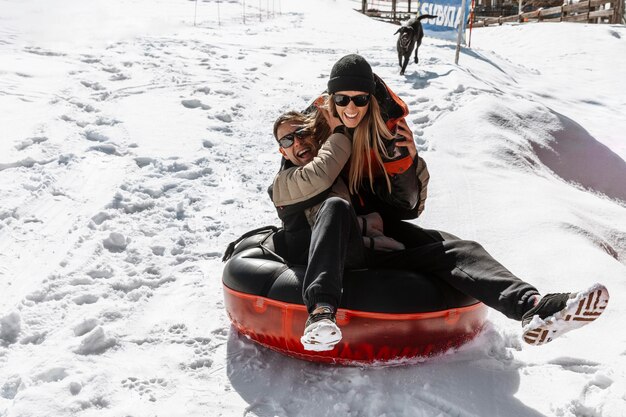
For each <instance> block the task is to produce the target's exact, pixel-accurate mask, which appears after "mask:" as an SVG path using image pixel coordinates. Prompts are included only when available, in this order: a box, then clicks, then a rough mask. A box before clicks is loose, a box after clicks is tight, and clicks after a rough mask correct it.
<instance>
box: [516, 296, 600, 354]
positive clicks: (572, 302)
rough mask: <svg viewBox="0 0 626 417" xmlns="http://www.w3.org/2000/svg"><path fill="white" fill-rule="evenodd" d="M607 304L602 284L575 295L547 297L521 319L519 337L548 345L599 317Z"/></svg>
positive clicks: (529, 341) (532, 342)
mask: <svg viewBox="0 0 626 417" xmlns="http://www.w3.org/2000/svg"><path fill="white" fill-rule="evenodd" d="M608 302H609V292H608V290H607V289H606V287H605V286H604V285H601V284H595V285H594V286H592V287H591V288H589V289H588V290H585V291H581V292H578V293H563V294H547V295H545V296H544V297H542V298H541V300H539V302H538V303H537V305H536V306H534V307H533V308H531V309H530V310H528V311H527V312H526V313H525V314H524V316H523V317H522V326H523V327H524V331H523V333H522V338H523V339H524V341H525V342H526V343H528V344H530V345H535V346H539V345H543V344H544V343H548V342H550V341H552V340H554V339H555V338H557V337H559V336H561V335H562V334H564V333H567V332H569V331H570V330H574V329H578V328H579V327H582V326H584V325H585V324H589V323H591V322H592V321H594V320H595V319H597V318H598V317H600V314H602V312H603V311H604V309H605V308H606V306H607V304H608Z"/></svg>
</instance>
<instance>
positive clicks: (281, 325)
mask: <svg viewBox="0 0 626 417" xmlns="http://www.w3.org/2000/svg"><path fill="white" fill-rule="evenodd" d="M224 302H225V307H226V312H227V313H228V316H229V317H230V319H231V321H232V323H233V325H234V326H235V328H236V329H237V330H238V331H239V332H240V333H242V334H244V335H246V336H248V337H250V339H252V340H254V341H255V342H257V343H259V344H261V345H263V346H266V347H268V348H270V349H273V350H275V351H278V352H280V353H283V354H285V355H289V356H293V357H295V358H298V359H304V360H308V361H315V362H324V363H334V364H341V365H371V364H377V363H389V362H394V361H402V360H410V359H416V358H427V357H431V356H435V355H438V354H441V353H444V352H446V351H447V350H449V349H451V348H456V347H459V346H460V345H462V344H464V343H466V342H468V341H469V340H471V339H473V338H474V337H475V336H476V335H477V334H478V333H479V332H480V330H481V329H482V327H483V325H484V323H485V320H486V317H487V307H486V306H485V305H484V304H482V303H476V304H473V305H470V306H466V307H458V308H453V309H449V310H443V311H434V312H428V313H409V314H390V313H372V312H364V311H354V310H346V309H339V310H338V312H337V324H338V325H339V327H340V328H341V331H342V333H343V339H342V340H341V342H339V343H338V344H337V346H335V348H334V349H333V350H331V351H327V352H311V351H306V350H304V349H303V347H302V344H301V343H300V337H301V336H302V332H303V330H304V323H305V321H306V319H307V316H308V315H307V311H306V308H305V307H304V306H303V305H297V304H291V303H285V302H281V301H276V300H272V299H269V298H266V297H261V296H257V295H252V294H246V293H242V292H238V291H235V290H232V289H231V288H229V287H227V286H226V285H224Z"/></svg>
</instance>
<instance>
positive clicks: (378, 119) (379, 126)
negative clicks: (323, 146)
mask: <svg viewBox="0 0 626 417" xmlns="http://www.w3.org/2000/svg"><path fill="white" fill-rule="evenodd" d="M326 103H327V104H326V105H327V106H328V109H329V111H330V112H331V114H336V111H337V107H336V106H335V103H334V102H333V100H332V99H331V97H328V99H327V102H326ZM320 113H321V112H317V115H316V118H315V122H314V125H315V136H316V137H317V138H318V139H320V140H321V141H324V140H325V139H326V138H327V137H328V136H330V133H331V132H330V128H329V127H328V124H327V123H326V120H325V119H324V117H323V116H322V115H321V114H320ZM392 139H393V134H392V133H391V132H390V131H389V129H387V126H386V124H385V121H384V120H383V117H382V115H381V114H380V105H379V104H378V101H377V100H376V97H374V95H373V94H372V95H371V98H370V103H369V108H368V109H367V112H366V113H365V116H363V119H362V120H361V121H360V122H359V124H358V125H357V127H356V128H355V129H354V133H353V137H352V156H351V158H350V171H349V176H348V187H349V189H350V193H351V194H358V190H359V188H360V187H361V184H362V182H363V170H364V167H365V166H366V165H367V171H368V177H369V183H370V189H371V190H372V191H374V174H373V172H372V165H374V164H373V163H372V155H373V157H374V158H373V159H374V161H373V162H374V163H376V164H378V166H380V168H381V170H382V172H383V174H384V176H385V181H386V182H387V189H388V190H389V192H391V182H390V181H389V174H387V170H386V169H385V165H384V163H383V159H382V156H381V154H382V155H383V156H385V157H386V158H389V155H388V154H387V146H385V143H384V141H386V140H392Z"/></svg>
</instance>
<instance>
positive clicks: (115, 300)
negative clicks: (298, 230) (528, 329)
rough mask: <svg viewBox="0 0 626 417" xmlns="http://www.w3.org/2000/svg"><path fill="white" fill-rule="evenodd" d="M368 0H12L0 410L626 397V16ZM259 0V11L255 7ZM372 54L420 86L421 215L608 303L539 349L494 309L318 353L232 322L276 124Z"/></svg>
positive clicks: (393, 409)
mask: <svg viewBox="0 0 626 417" xmlns="http://www.w3.org/2000/svg"><path fill="white" fill-rule="evenodd" d="M357 6H358V4H357V3H354V2H349V1H339V0H338V1H331V0H319V1H317V2H303V1H296V0H291V1H290V0H283V1H280V0H279V1H272V2H269V1H268V2H265V1H262V2H258V3H257V2H250V1H247V2H245V19H246V22H245V24H244V23H243V15H244V13H243V12H244V3H243V2H241V1H236V0H230V1H220V2H217V1H200V2H198V3H197V26H195V27H194V25H193V21H194V9H195V7H196V3H195V2H192V1H183V0H169V1H165V0H152V1H148V0H135V1H131V0H116V1H115V2H111V1H104V0H96V1H93V2H84V1H78V0H60V1H56V2H54V4H52V3H50V2H46V1H43V0H20V1H18V0H0V196H1V198H0V416H6V417H18V416H21V417H27V416H28V417H33V416H56V417H65V416H68V417H69V416H96V415H97V416H116V417H117V416H133V417H140V416H207V415H210V416H241V415H245V416H275V415H276V416H311V417H313V416H316V417H317V416H330V415H333V416H344V415H345V416H385V417H392V416H394V417H400V416H406V417H408V416H411V417H412V416H429V417H431V416H462V417H470V416H481V417H482V416H502V417H509V416H521V417H539V416H559V417H561V416H565V417H572V416H577V417H580V416H603V417H620V416H624V415H626V411H624V410H626V396H625V394H624V393H625V392H626V348H625V346H626V331H624V330H623V324H622V323H621V322H622V320H621V319H622V318H623V317H624V315H625V314H626V307H624V306H625V305H626V280H625V279H624V277H625V276H626V262H625V259H626V162H625V160H626V141H625V139H624V131H626V118H624V116H623V115H624V114H626V87H625V86H624V83H623V69H624V68H625V67H626V28H625V27H624V26H616V25H613V26H611V25H602V26H600V25H584V24H547V23H546V24H529V25H513V26H503V27H498V28H486V29H481V30H480V31H475V32H474V33H473V35H472V49H471V50H470V49H464V50H463V53H462V55H461V60H460V65H459V66H455V65H454V64H453V60H454V46H453V45H451V44H448V43H445V42H443V41H438V40H433V39H428V38H426V39H425V40H424V44H423V45H422V47H421V49H420V64H419V65H415V64H410V65H409V67H408V70H407V73H406V75H405V76H400V75H399V74H398V72H399V67H398V65H397V62H396V59H397V58H396V53H395V37H394V36H393V32H394V31H395V29H396V28H395V27H393V26H390V25H388V24H385V23H381V22H376V21H372V20H370V19H368V18H366V17H363V16H361V15H359V14H358V13H355V12H354V11H352V7H357ZM259 7H261V8H262V10H259ZM353 52H358V53H360V54H362V55H364V56H365V57H366V58H367V59H368V60H369V61H370V62H371V63H372V65H373V67H374V71H375V72H376V73H378V74H379V75H380V76H382V77H383V78H384V79H385V80H386V81H387V82H388V84H389V85H390V86H391V87H392V88H393V89H394V90H395V91H396V92H397V93H398V94H399V95H400V96H401V97H403V98H404V99H405V101H406V102H407V103H408V104H409V107H410V108H411V114H410V116H409V119H408V121H409V124H410V125H411V126H412V128H413V131H414V133H415V137H416V141H417V143H418V148H419V149H420V152H421V153H422V155H423V156H424V158H425V159H426V160H427V161H428V163H429V167H430V171H431V175H432V182H431V185H430V187H429V199H428V202H427V206H426V211H425V213H424V215H423V217H422V218H420V219H419V221H418V224H420V225H421V226H423V227H427V228H438V229H443V230H447V231H450V232H452V233H454V234H456V235H459V236H462V237H464V238H468V239H474V240H477V241H479V242H481V243H482V244H483V245H484V246H485V247H486V248H487V249H488V250H489V251H490V252H491V253H492V254H493V255H495V256H496V257H497V258H498V259H500V260H501V261H502V262H503V263H504V264H505V265H507V266H508V267H509V268H510V269H511V270H512V271H514V272H515V273H517V274H519V275H520V276H521V277H523V278H524V279H526V280H528V281H530V282H532V283H534V284H535V285H537V286H538V288H539V289H540V290H541V291H543V292H551V291H568V290H576V289H580V288H585V287H587V286H588V285H589V284H591V283H593V282H596V281H600V282H603V283H604V284H605V285H607V287H608V288H609V291H610V292H611V296H612V298H611V303H610V305H609V308H608V309H607V311H606V313H605V314H604V316H603V317H602V318H601V319H600V320H598V321H597V322H596V323H594V324H593V325H591V326H589V327H587V328H585V329H582V330H580V331H577V332H573V333H571V334H568V335H567V336H564V337H563V338H562V339H559V340H556V341H554V342H553V343H551V344H548V345H546V346H543V347H539V348H536V347H535V348H532V347H528V346H525V345H523V343H522V342H521V339H520V336H519V335H520V326H519V324H518V323H516V322H512V321H509V320H507V319H506V318H505V317H503V316H502V315H500V314H499V313H495V312H493V313H492V314H491V315H490V324H489V326H488V328H487V329H486V331H485V332H484V333H483V334H482V335H481V336H480V337H479V338H478V339H477V340H476V341H475V342H473V343H472V344H470V345H468V346H465V347H464V348H462V349H461V350H460V351H457V352H451V353H450V354H448V355H445V356H443V357H439V358H436V359H433V360H429V361H427V362H425V363H420V364H411V365H408V366H403V367H394V368H369V369H360V368H337V367H329V366H322V365H316V364H310V363H305V362H301V361H297V360H293V359H290V358H285V357H283V356H281V355H279V354H276V353H273V352H271V351H268V350H266V349H263V348H260V347H258V346H256V345H255V344H253V343H251V342H250V341H248V340H247V339H245V338H242V337H239V336H238V335H237V334H236V333H235V332H234V331H233V330H232V329H231V328H230V324H229V321H228V318H227V317H226V314H225V312H224V307H223V302H222V293H221V281H220V280H221V270H222V265H223V264H222V263H221V261H220V258H221V255H222V253H223V250H224V249H225V247H226V245H227V244H228V242H230V241H232V240H234V239H235V238H237V237H238V236H239V235H241V234H242V233H243V232H245V231H247V230H249V229H252V228H255V227H258V226H262V225H266V224H277V223H278V220H277V218H276V216H275V212H274V209H273V207H272V205H271V203H270V201H269V199H268V197H267V194H266V191H265V190H266V187H267V186H268V185H269V184H270V182H271V180H272V178H273V175H274V173H275V172H276V170H277V168H278V162H279V154H278V152H277V149H276V145H275V143H274V141H273V138H272V133H271V126H272V123H273V121H274V119H275V118H276V116H278V115H279V114H280V113H281V112H282V111H285V110H288V109H294V108H295V109H300V108H303V107H305V106H306V105H307V104H308V103H309V102H310V100H311V99H312V98H314V97H315V96H316V94H317V93H319V92H321V91H322V90H324V88H325V83H326V79H327V76H328V73H329V71H330V68H331V66H332V64H333V63H334V62H335V61H336V60H337V59H338V58H339V57H341V56H342V55H344V54H346V53H353Z"/></svg>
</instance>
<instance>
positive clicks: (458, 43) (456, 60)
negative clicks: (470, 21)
mask: <svg viewBox="0 0 626 417" xmlns="http://www.w3.org/2000/svg"><path fill="white" fill-rule="evenodd" d="M465 1H466V0H463V1H462V2H461V19H460V20H459V30H458V36H457V38H456V52H455V54H454V64H455V65H459V54H460V53H461V39H463V28H464V26H465V19H467V16H465Z"/></svg>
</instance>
